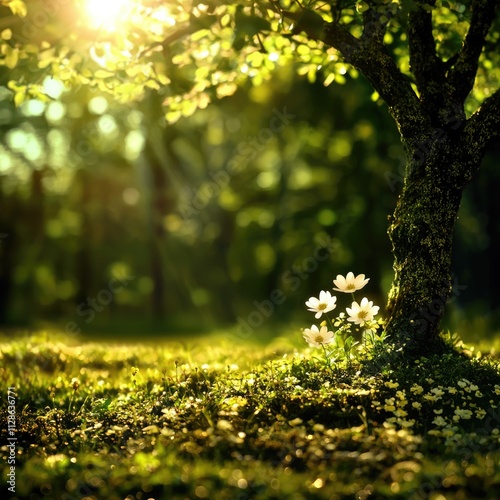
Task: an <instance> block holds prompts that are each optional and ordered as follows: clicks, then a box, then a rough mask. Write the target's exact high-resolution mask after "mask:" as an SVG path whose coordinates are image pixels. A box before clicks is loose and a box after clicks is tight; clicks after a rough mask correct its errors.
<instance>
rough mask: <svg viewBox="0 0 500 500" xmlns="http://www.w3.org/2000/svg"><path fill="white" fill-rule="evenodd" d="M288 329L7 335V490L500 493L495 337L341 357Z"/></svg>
mask: <svg viewBox="0 0 500 500" xmlns="http://www.w3.org/2000/svg"><path fill="white" fill-rule="evenodd" d="M294 335H295V337H296V339H295V337H294ZM291 337H294V340H292V341H290V340H285V339H283V338H278V339H275V340H273V341H271V342H268V343H256V342H253V343H252V342H250V341H247V342H245V343H242V342H241V341H240V342H235V341H234V339H233V340H232V339H231V338H230V337H228V335H226V334H224V333H222V334H215V335H213V336H210V337H207V338H200V339H195V338H193V339H188V340H186V341H165V342H158V341H155V342H141V343H122V344H116V343H109V342H96V341H90V342H85V341H80V342H79V343H78V344H77V343H76V342H75V341H68V339H67V338H64V337H58V335H57V333H55V332H41V333H38V334H35V335H33V334H32V335H24V336H19V337H17V340H8V339H6V338H4V339H3V341H2V343H1V355H0V357H1V363H0V380H1V385H2V389H1V390H2V406H1V409H0V412H1V413H0V417H1V422H2V442H1V456H2V459H1V464H0V467H1V474H2V486H1V487H2V489H3V490H4V491H5V493H7V494H8V495H9V496H7V498H17V499H27V498H29V499H32V500H37V499H42V498H45V499H47V498H48V499H68V500H69V499H78V500H83V499H85V500H94V499H98V500H100V499H106V500H115V499H116V500H118V499H120V500H123V499H127V500H128V499H130V500H131V499H137V500H147V499H155V500H161V499H197V498H207V499H239V500H245V499H285V498H286V499H296V500H299V499H307V498H319V499H337V498H356V499H365V498H405V499H406V498H432V499H434V500H441V499H452V498H457V499H460V498H464V499H466V498H467V499H471V498H489V499H495V498H499V497H500V467H499V462H500V452H499V449H500V409H499V408H498V406H499V403H500V368H499V362H498V355H497V354H495V351H494V350H493V353H489V354H486V355H485V354H482V355H477V354H475V353H474V352H473V351H472V350H471V349H470V348H465V347H464V346H463V345H462V346H460V348H461V349H462V350H464V349H465V352H466V353H467V357H458V356H455V355H452V354H450V355H442V356H434V357H429V358H422V359H420V360H417V361H416V362H412V363H411V364H407V365H405V364H404V363H401V365H399V366H396V367H392V368H391V367H388V366H383V365H379V366H377V365H376V364H375V365H374V364H373V363H371V364H367V363H362V362H358V361H352V362H351V363H350V364H349V365H347V364H346V363H345V362H338V363H332V364H331V366H330V367H328V366H327V365H325V363H324V362H323V361H322V359H321V357H317V356H319V354H321V350H318V349H314V348H306V347H303V344H301V338H300V334H293V333H292V335H291ZM13 408H14V410H13ZM12 413H13V414H14V415H15V428H13V429H14V433H15V434H14V435H15V437H16V441H15V451H16V457H15V458H16V460H15V492H13V491H12V490H10V491H9V489H8V488H9V484H8V483H7V482H6V478H8V473H9V471H10V468H9V467H10V466H9V463H8V460H9V456H10V448H9V447H8V445H7V444H8V432H7V431H8V429H9V427H8V422H9V420H8V419H9V414H12ZM11 422H12V420H11ZM3 497H5V495H4V496H3Z"/></svg>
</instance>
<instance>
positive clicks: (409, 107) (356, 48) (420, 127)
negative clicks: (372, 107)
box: [282, 12, 432, 142]
mask: <svg viewBox="0 0 500 500" xmlns="http://www.w3.org/2000/svg"><path fill="white" fill-rule="evenodd" d="M282 14H283V15H284V16H285V17H288V18H290V19H292V20H296V21H297V22H299V20H300V19H301V18H302V16H301V13H300V12H282ZM368 19H369V22H374V23H375V22H376V23H379V24H381V20H380V18H379V19H378V20H375V18H374V17H371V16H370V17H369V18H368ZM367 22H368V21H367ZM299 26H300V28H301V29H300V31H303V32H304V33H305V34H306V36H307V37H308V38H310V39H313V40H320V41H322V42H323V43H325V44H326V45H328V46H330V47H333V48H334V49H336V50H338V51H339V52H340V54H341V55H342V57H343V58H344V60H345V62H346V63H348V64H351V65H352V66H354V67H355V68H357V69H359V70H360V71H361V73H363V75H364V76H365V78H367V80H368V81H369V82H370V83H371V84H372V86H373V88H374V89H375V90H376V91H377V92H378V93H379V95H380V96H381V97H382V99H383V100H384V101H385V103H386V104H387V105H388V107H389V111H390V113H391V114H392V116H393V118H394V119H395V121H396V124H397V125H398V129H399V131H400V133H401V135H402V137H403V138H404V139H407V140H410V141H416V142H419V141H422V142H423V141H424V137H425V136H426V135H427V134H429V132H430V131H431V130H432V127H431V124H430V118H429V116H428V115H427V114H426V113H425V112H424V110H423V108H422V106H421V103H420V101H419V99H418V97H417V96H416V94H415V92H413V89H412V87H411V84H410V81H409V80H408V79H407V78H406V77H405V76H404V75H403V74H402V73H401V71H400V70H399V68H398V67H397V65H396V63H395V62H394V60H393V59H392V57H391V56H390V55H389V53H388V52H387V50H386V49H385V47H384V45H383V44H382V42H381V39H382V40H383V36H382V38H381V33H382V30H384V29H385V26H383V27H377V26H375V25H374V26H373V29H371V30H366V29H365V33H364V34H363V36H362V37H361V38H356V37H355V36H353V35H352V34H351V33H350V32H349V31H348V30H347V29H346V28H344V27H342V26H341V25H339V24H337V23H335V22H333V23H327V22H323V29H322V30H321V32H320V34H318V29H317V26H314V29H311V30H309V29H308V26H307V24H302V25H299ZM372 36H373V37H375V38H376V39H377V40H379V41H380V43H373V38H372Z"/></svg>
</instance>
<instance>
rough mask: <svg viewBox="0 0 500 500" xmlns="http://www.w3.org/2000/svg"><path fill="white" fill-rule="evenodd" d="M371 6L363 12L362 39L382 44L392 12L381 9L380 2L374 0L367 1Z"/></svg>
mask: <svg viewBox="0 0 500 500" xmlns="http://www.w3.org/2000/svg"><path fill="white" fill-rule="evenodd" d="M367 3H368V4H369V5H370V8H369V9H368V10H366V11H365V12H363V34H362V35H361V39H362V40H364V41H369V42H371V43H375V44H379V45H381V44H382V43H383V42H384V36H385V32H386V29H387V24H388V23H389V20H390V16H391V14H390V13H389V11H388V10H387V9H384V10H383V11H381V10H380V9H381V7H380V5H379V4H377V3H375V2H373V0H371V1H368V2H367Z"/></svg>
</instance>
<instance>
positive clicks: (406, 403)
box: [371, 361, 500, 444]
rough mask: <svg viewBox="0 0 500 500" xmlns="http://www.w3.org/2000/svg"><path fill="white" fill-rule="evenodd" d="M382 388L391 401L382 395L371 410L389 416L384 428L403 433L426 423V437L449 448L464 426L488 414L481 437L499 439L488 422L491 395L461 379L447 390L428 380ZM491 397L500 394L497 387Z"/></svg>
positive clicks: (494, 404)
mask: <svg viewBox="0 0 500 500" xmlns="http://www.w3.org/2000/svg"><path fill="white" fill-rule="evenodd" d="M417 363H419V362H418V361H417ZM384 385H385V387H387V388H388V389H390V392H391V393H392V394H390V396H392V397H385V396H386V395H388V394H385V395H384V396H383V397H382V398H380V399H381V400H380V401H377V400H375V399H373V400H372V401H371V406H372V408H373V409H374V410H376V411H385V412H389V413H391V414H392V416H391V417H388V418H386V420H385V422H384V426H385V427H387V428H394V429H398V428H400V429H401V428H402V429H406V428H413V427H416V426H418V425H422V421H424V422H430V425H431V427H430V429H429V428H428V429H427V433H428V434H429V435H432V436H436V437H439V438H443V439H444V440H445V443H446V444H452V443H454V442H458V441H459V440H460V439H461V437H460V436H462V435H463V431H464V429H467V422H469V421H474V420H475V421H476V424H477V422H478V421H482V420H484V419H485V417H487V416H488V413H489V419H490V422H488V425H484V429H483V431H485V432H484V435H485V436H486V435H487V434H488V432H491V434H492V436H494V437H495V439H496V440H498V439H500V430H499V429H498V426H497V425H496V424H495V420H494V419H492V418H491V416H492V415H494V411H496V409H497V408H498V404H497V403H498V401H495V400H494V399H492V394H491V392H490V395H489V396H488V395H487V394H483V392H482V391H481V390H480V389H479V387H478V386H477V385H475V384H474V383H472V382H470V381H469V380H467V379H465V378H462V379H460V380H458V381H457V383H456V384H454V385H451V386H450V385H437V384H436V383H435V381H434V380H433V379H431V378H427V379H425V383H422V384H418V383H413V384H412V385H411V386H409V387H407V388H404V387H401V386H400V384H399V383H398V382H395V381H393V380H389V381H386V382H385V383H384ZM493 393H494V394H500V386H498V385H495V386H494V390H493ZM485 408H486V409H485ZM423 416H425V418H423ZM431 419H432V420H431ZM424 425H425V424H424ZM427 425H428V424H427ZM498 442H500V441H498Z"/></svg>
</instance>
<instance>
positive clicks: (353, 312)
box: [346, 297, 380, 326]
mask: <svg viewBox="0 0 500 500" xmlns="http://www.w3.org/2000/svg"><path fill="white" fill-rule="evenodd" d="M379 309H380V307H379V306H374V305H373V302H372V301H371V300H368V299H367V298H366V297H364V298H363V300H362V301H361V304H358V303H357V302H353V303H352V304H351V307H346V311H347V314H348V315H349V317H348V318H347V321H352V322H353V323H356V324H357V325H360V326H363V325H364V324H365V322H367V321H371V320H372V319H373V316H375V315H376V314H377V313H378V310H379Z"/></svg>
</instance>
